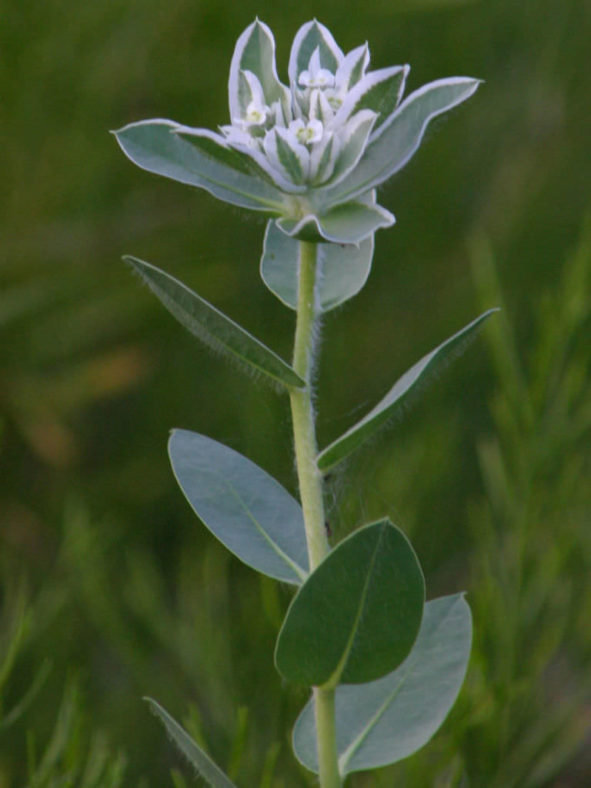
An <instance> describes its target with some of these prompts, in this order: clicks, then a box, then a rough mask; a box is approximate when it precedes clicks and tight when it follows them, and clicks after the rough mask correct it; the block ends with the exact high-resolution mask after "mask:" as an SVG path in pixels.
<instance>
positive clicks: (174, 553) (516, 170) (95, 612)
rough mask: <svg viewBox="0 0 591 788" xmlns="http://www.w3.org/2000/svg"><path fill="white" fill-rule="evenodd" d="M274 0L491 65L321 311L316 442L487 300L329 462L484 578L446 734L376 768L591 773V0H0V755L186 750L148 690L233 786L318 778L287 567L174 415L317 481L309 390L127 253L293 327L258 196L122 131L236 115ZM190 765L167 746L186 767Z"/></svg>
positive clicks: (412, 169) (66, 756)
mask: <svg viewBox="0 0 591 788" xmlns="http://www.w3.org/2000/svg"><path fill="white" fill-rule="evenodd" d="M255 15H258V16H259V17H260V18H261V19H263V21H265V22H267V23H268V24H269V25H270V26H271V28H272V29H273V31H274V33H275V36H276V40H277V45H278V61H279V70H280V75H281V76H283V77H284V78H285V73H286V68H287V59H288V55H289V47H290V43H291V40H292V38H293V35H294V34H295V32H296V30H297V28H298V27H299V26H300V25H301V24H302V23H303V22H305V21H307V20H308V19H310V18H312V17H313V16H316V17H317V18H318V19H319V20H320V21H322V22H323V23H324V24H326V25H327V26H328V27H329V28H330V29H331V31H332V32H333V33H334V35H335V37H336V38H337V40H338V42H339V43H340V45H341V46H342V47H343V49H345V50H348V49H351V48H352V47H354V46H357V45H359V44H360V43H362V42H363V41H365V40H367V41H369V44H370V49H371V53H372V64H373V66H374V67H375V68H379V67H383V66H387V65H391V64H394V63H403V62H408V63H410V64H411V66H412V71H411V74H410V80H409V85H408V89H409V90H411V89H415V88H417V87H419V86H420V85H421V84H423V83H425V82H427V81H430V80H433V79H437V78H439V77H444V76H453V75H470V76H476V77H480V78H482V79H484V80H485V84H484V85H483V86H482V87H481V89H480V90H479V91H478V93H477V95H476V97H475V98H473V99H471V100H470V101H469V102H468V103H467V104H466V105H464V106H462V107H460V108H458V109H457V110H455V111H453V112H452V113H451V114H450V115H448V116H445V117H444V118H442V119H438V120H437V122H435V123H434V124H432V126H431V127H430V129H429V132H428V134H427V139H426V141H425V143H424V145H423V146H422V148H421V150H420V151H419V152H418V154H417V155H416V157H415V158H414V159H413V161H412V162H411V163H410V164H409V165H408V166H407V167H406V169H405V170H404V171H403V172H401V173H400V174H399V175H397V176H396V177H395V178H394V179H393V180H392V181H391V182H390V183H389V184H387V186H386V187H384V188H383V189H382V193H381V194H380V202H381V203H382V204H383V205H384V206H386V207H387V208H389V209H390V210H392V211H393V212H394V213H395V214H396V216H397V219H398V223H397V225H396V226H395V228H394V229H393V230H391V231H389V232H382V233H379V234H378V236H377V239H376V240H377V244H376V254H375V259H374V267H373V271H372V274H371V277H370V280H369V282H368V284H367V286H366V288H365V289H364V290H363V291H362V293H361V294H360V295H359V296H358V297H357V298H356V299H354V300H353V301H351V302H349V303H348V304H347V305H345V306H344V307H343V308H341V309H340V310H337V312H335V313H330V314H329V315H328V316H327V318H326V320H325V323H324V327H323V347H322V357H321V367H320V372H319V378H318V399H317V404H318V412H319V417H318V429H319V440H320V444H321V445H325V444H326V443H327V442H329V441H330V440H331V439H333V438H334V437H336V436H338V435H339V434H340V433H341V432H342V431H343V430H344V429H345V428H347V427H348V426H349V425H350V424H351V423H352V422H353V421H354V420H355V419H356V418H358V417H359V416H360V415H361V414H362V413H363V412H365V410H367V409H369V408H370V407H371V406H372V405H373V404H374V403H375V402H376V401H377V400H378V399H379V398H380V397H381V396H382V395H383V393H384V392H385V391H386V390H387V389H388V388H389V387H390V385H391V384H392V382H393V381H394V380H395V379H396V377H397V376H398V375H399V374H401V373H402V372H403V371H404V370H405V369H407V368H408V366H410V365H411V364H412V363H414V362H415V361H416V360H417V359H418V358H419V357H421V356H422V355H424V353H426V352H427V351H428V350H430V349H431V348H432V347H434V346H435V345H437V344H439V342H440V341H442V340H443V339H444V338H446V337H447V336H449V335H450V334H452V333H453V332H454V331H456V330H457V329H459V328H460V327H461V326H463V325H464V324H466V323H467V322H469V321H470V320H471V319H472V318H473V317H474V316H476V314H478V313H479V312H480V311H482V310H483V309H484V308H488V307H490V306H495V305H499V306H502V307H503V311H502V313H501V314H500V315H498V316H496V317H495V318H494V319H492V320H491V321H490V325H488V326H487V327H486V329H485V331H484V332H483V334H482V336H481V337H480V338H479V339H478V340H477V342H476V343H475V344H474V345H473V346H472V347H471V348H470V349H469V350H468V351H467V353H466V354H465V355H464V356H463V357H462V359H461V360H460V361H459V362H456V363H455V364H454V365H453V367H452V368H451V369H450V370H449V371H448V372H447V373H446V375H445V376H444V377H443V378H441V379H440V380H439V381H437V382H436V384H435V385H432V386H431V388H430V389H429V390H428V392H426V393H425V395H424V396H423V397H422V399H421V400H420V401H419V402H417V403H416V404H415V406H414V407H413V409H412V410H411V411H410V412H409V414H408V417H407V418H406V419H405V420H404V421H403V422H402V423H400V424H397V425H394V426H393V428H392V429H391V430H390V431H389V432H388V433H387V435H386V436H385V437H384V438H383V439H382V440H381V441H380V442H379V443H377V444H375V445H374V446H372V447H371V448H370V450H369V451H367V452H365V453H364V454H363V455H361V457H360V459H359V461H358V462H357V463H356V464H354V465H351V466H349V467H348V468H347V469H346V472H344V473H343V474H342V475H341V476H339V477H337V478H335V479H333V481H332V483H331V487H330V490H329V510H330V515H329V516H330V521H331V525H332V526H333V531H335V533H336V535H337V537H338V536H342V535H344V534H345V533H347V532H348V531H349V530H351V529H352V528H353V527H355V526H357V525H359V524H361V523H363V522H367V521H369V520H370V519H372V518H376V517H379V516H383V515H389V516H390V517H391V518H392V519H393V520H394V521H395V522H396V523H397V524H398V525H400V526H401V527H402V528H403V529H404V530H405V531H406V533H408V534H409V536H410V537H411V538H412V540H413V542H414V544H415V547H416V549H417V552H418V554H419V556H420V559H421V561H422V564H423V567H424V570H425V574H426V577H427V584H428V596H429V597H434V596H437V595H440V594H444V593H451V592H455V591H458V590H461V589H467V590H468V592H469V593H468V600H469V602H470V604H471V606H472V609H473V612H474V617H475V644H474V652H473V657H472V661H471V666H470V671H469V675H468V678H467V681H466V684H465V687H464V690H463V692H462V695H461V697H460V701H459V702H458V704H457V706H456V708H455V709H454V711H453V713H452V715H451V717H450V719H448V721H447V722H446V724H445V725H444V727H443V729H442V730H441V731H440V733H439V734H437V736H436V737H435V739H434V740H433V742H432V743H431V744H430V745H429V746H428V747H427V748H426V749H425V750H424V751H423V752H421V753H420V754H418V755H417V756H415V757H413V758H412V759H410V760H408V761H406V762H403V763H402V764H400V765H398V766H395V767H392V768H390V769H385V770H382V771H381V772H376V773H373V774H371V775H369V774H368V775H356V776H354V777H353V778H351V780H350V784H351V786H355V788H362V787H363V788H369V787H370V786H371V787H373V786H379V787H382V788H389V787H391V786H404V787H405V788H423V787H424V788H430V787H431V786H436V787H437V788H444V786H450V787H451V786H458V787H459V786H462V787H464V788H465V787H466V786H470V787H471V788H489V787H492V788H512V787H515V788H523V787H524V786H526V787H528V786H531V787H533V786H540V787H541V786H554V787H555V788H558V786H560V788H564V787H565V786H580V788H584V786H589V785H591V757H590V755H589V753H590V746H589V745H590V744H591V738H590V730H591V671H590V665H591V636H590V633H591V594H590V589H589V577H590V571H591V527H590V526H591V522H590V521H591V514H590V513H591V484H590V483H589V480H590V478H591V448H590V446H591V442H590V440H589V438H590V434H591V429H590V428H591V397H590V385H589V382H590V380H591V375H590V361H591V341H590V340H591V319H590V304H591V298H590V297H591V222H590V220H589V207H590V199H589V184H590V183H591V177H590V176H591V166H590V164H591V159H590V157H589V139H590V133H591V113H590V106H589V96H590V95H591V69H590V68H589V41H590V40H591V5H590V4H589V3H586V2H576V1H575V0H539V2H534V0H525V2H520V3H516V2H514V0H512V1H511V2H510V1H509V0H490V2H481V1H480V0H474V2H470V1H469V0H465V1H463V0H371V2H368V3H366V4H363V5H362V4H355V3H353V2H350V0H341V1H340V2H338V3H337V2H334V0H320V2H317V3H315V4H312V3H310V2H308V0H299V2H297V3H292V2H283V3H277V2H275V3H271V2H268V1H267V0H264V1H261V2H259V3H254V2H251V0H244V2H242V3H240V4H235V3H233V2H229V0H192V1H191V2H190V1H189V0H168V2H163V1H162V0H126V1H125V2H124V1H123V0H105V2H83V3H80V2H74V0H45V2H34V1H33V0H3V2H2V4H1V8H0V97H1V98H0V102H1V103H0V113H1V115H0V117H1V121H2V122H1V123H0V151H1V153H0V158H1V160H2V188H1V190H0V195H1V205H0V212H1V219H2V220H1V223H0V524H1V530H0V539H1V559H0V572H1V577H0V582H1V588H2V591H1V595H2V596H1V611H0V788H6V787H7V786H10V787H11V788H12V787H15V788H16V787H17V786H23V785H27V786H33V787H34V788H44V787H45V786H80V788H98V787H99V786H101V787H102V786H113V787H114V788H115V787H118V786H123V785H125V786H140V785H141V786H164V785H175V786H177V788H181V787H182V786H185V785H187V786H188V785H190V784H192V783H193V775H192V774H191V772H190V770H189V769H188V767H186V764H184V763H183V762H182V760H181V758H180V756H178V755H177V753H176V752H175V751H174V750H173V748H172V746H171V745H170V744H169V743H168V742H167V741H166V737H165V736H164V733H163V730H162V729H161V728H160V726H159V724H158V722H157V721H156V720H155V719H154V718H153V717H152V716H151V715H150V714H149V713H148V710H147V707H146V705H145V704H144V703H143V702H142V700H141V698H142V696H143V695H147V694H149V695H151V696H153V697H155V698H156V699H157V700H159V701H160V702H161V703H162V704H163V705H164V706H166V707H167V708H168V710H169V711H170V712H171V713H172V714H173V715H174V716H175V717H177V718H179V719H181V720H183V721H184V722H185V724H186V725H187V727H188V728H189V729H190V730H191V732H192V733H193V735H194V736H195V737H196V738H197V739H199V741H200V742H201V743H202V744H203V745H204V746H206V747H207V748H208V749H209V751H210V752H211V753H212V754H213V756H214V757H215V758H216V759H217V760H218V761H219V762H220V763H221V764H222V765H223V766H224V767H226V768H227V769H228V770H229V772H230V774H231V776H232V777H233V778H235V780H236V781H237V783H238V784H239V785H240V786H242V787H243V788H247V787H250V786H262V787H263V788H265V787H266V788H292V787H293V788H304V786H311V785H314V784H315V782H314V779H312V778H311V777H310V776H309V775H307V774H306V773H305V772H304V770H303V769H301V767H299V766H298V765H297V764H296V763H295V761H294V760H293V758H292V756H291V754H290V749H289V733H290V728H291V725H292V723H293V721H294V720H295V717H296V716H297V714H298V712H299V709H300V708H301V706H302V705H303V704H304V703H305V700H306V696H305V694H302V693H301V692H299V691H297V690H294V689H292V688H290V687H287V686H282V684H281V681H280V679H279V677H278V675H277V674H276V673H275V671H274V669H273V664H272V651H273V644H274V638H275V634H276V631H277V627H278V624H279V622H280V620H281V617H282V614H283V611H284V610H285V608H286V606H287V604H288V602H289V590H288V589H285V588H282V587H278V586H276V585H275V584H274V583H273V582H272V581H270V580H269V581H268V580H265V579H261V578H260V577H259V576H257V575H256V574H255V573H253V572H251V571H250V570H248V569H247V568H246V567H244V566H242V565H241V564H240V563H239V562H238V561H237V560H235V559H234V558H232V557H231V556H230V555H229V554H228V553H226V552H225V551H224V549H223V548H221V547H220V546H219V545H218V544H217V543H215V542H214V540H213V539H212V538H211V537H210V536H209V535H208V533H207V532H206V530H205V528H204V527H203V526H202V525H201V524H200V523H199V522H198V521H196V520H195V518H194V517H193V516H192V514H191V513H190V511H189V508H188V506H187V505H186V504H185V502H184V500H183V498H182V496H181V493H180V491H179V490H178V489H177V488H176V485H175V482H174V480H173V478H172V474H171V472H170V469H169V466H168V461H167V457H166V452H165V445H166V440H167V434H168V431H169V429H170V428H172V427H177V426H178V427H184V428H188V429H193V430H196V431H199V432H203V433H205V434H207V435H210V436H211V437H213V438H215V439H217V440H219V441H222V442H224V443H226V444H228V445H230V446H232V447H233V448H235V449H237V450H239V451H240V452H242V453H244V454H246V455H247V456H248V457H250V458H251V459H252V460H254V461H255V462H257V463H258V464H260V465H261V466H262V467H263V468H265V469H266V470H268V471H269V472H270V473H272V474H273V475H274V476H275V477H276V478H277V479H279V480H280V481H281V482H282V483H283V484H284V485H285V486H286V487H287V488H288V489H290V490H291V491H294V492H295V490H296V484H295V477H294V468H293V461H292V457H291V443H290V422H289V413H288V407H287V402H286V400H285V399H283V398H281V397H278V396H276V395H275V394H274V393H273V392H270V391H268V390H266V389H265V388H263V387H262V386H260V385H257V384H256V383H253V381H251V380H250V379H248V378H245V377H242V376H241V375H240V373H239V372H237V371H236V370H234V369H233V368H230V367H228V366H226V365H225V362H224V361H223V360H220V359H218V358H216V357H214V356H212V355H210V354H209V353H208V351H205V350H204V349H203V348H202V347H201V346H200V345H198V344H197V342H196V341H194V340H193V339H192V338H191V337H189V336H188V335H186V334H185V332H184V331H183V330H182V329H181V328H180V327H179V326H178V325H177V324H176V323H175V322H174V320H173V319H172V318H171V317H170V316H169V315H168V313H166V312H165V311H164V310H163V309H162V307H161V306H160V304H159V303H157V302H156V300H155V299H153V298H152V297H151V296H150V294H149V293H148V291H147V290H146V289H145V288H141V287H140V286H139V283H138V282H137V281H136V280H134V278H133V277H132V276H131V275H130V273H129V271H128V270H126V268H125V266H124V264H123V263H122V262H121V259H120V258H121V255H122V254H125V253H131V254H134V255H137V256H139V257H141V258H144V259H146V260H149V261H150V262H152V263H154V264H155V265H158V266H160V267H162V268H165V269H166V270H168V271H169V272H171V273H173V274H174V275H176V276H178V277H179V278H181V279H182V280H183V281H185V282H187V284H189V285H190V286H191V287H193V288H194V289H196V290H197V291H198V292H199V293H200V294H201V295H203V296H204V297H205V298H207V299H208V300H209V301H211V302H213V303H215V304H216V305H217V306H219V307H220V308H221V309H222V310H224V311H225V312H226V313H227V314H229V315H231V316H232V317H234V318H235V319H236V320H237V321H238V322H240V323H242V324H243V325H244V326H245V327H247V328H248V329H249V330H251V331H252V332H253V333H255V334H256V335H257V336H259V337H260V338H261V339H263V340H264V341H266V342H267V343H269V344H270V345H271V346H272V347H273V348H274V349H275V350H277V351H278V352H279V353H281V354H283V355H284V357H286V358H288V357H289V355H290V347H291V341H292V331H293V315H292V313H290V312H289V311H288V310H286V309H285V308H284V307H283V306H282V305H281V304H280V303H279V302H277V301H275V300H274V298H273V296H272V295H271V294H270V293H269V292H268V291H266V289H265V288H264V286H263V285H262V283H261V281H260V279H259V277H258V259H259V255H260V251H261V243H262V235H263V230H264V222H263V220H262V219H260V218H259V217H257V216H253V215H251V214H246V213H245V212H241V211H239V210H237V209H232V208H230V207H229V206H227V205H225V204H222V203H217V202H216V201H215V200H214V199H213V198H212V197H210V196H209V195H208V194H206V193H205V192H200V191H197V190H192V189H190V188H188V187H184V186H182V185H180V184H177V183H173V182H171V181H166V180H165V179H159V178H157V177H155V176H152V175H149V174H147V173H145V172H142V171H140V170H139V169H137V168H135V167H133V166H132V165H131V164H130V162H128V161H127V160H126V159H125V158H124V156H123V155H122V154H121V152H120V151H119V149H118V147H117V145H116V143H115V141H114V139H113V138H112V137H111V136H109V134H108V130H109V129H113V128H119V127H120V126H122V125H124V124H125V123H127V122H130V121H134V120H140V119H143V118H149V117H170V118H173V119H175V120H178V121H180V122H183V123H187V124H190V125H195V126H202V127H209V128H215V126H216V125H217V124H221V123H224V122H227V120H228V115H227V113H228V110H227V97H226V83H227V74H228V68H229V63H230V58H231V55H232V51H233V45H234V42H235V40H236V38H237V37H238V35H239V34H240V33H241V32H242V30H243V29H244V27H246V25H247V24H249V23H250V22H251V21H252V20H253V18H254V17H255ZM171 769H174V772H173V774H172V775H171Z"/></svg>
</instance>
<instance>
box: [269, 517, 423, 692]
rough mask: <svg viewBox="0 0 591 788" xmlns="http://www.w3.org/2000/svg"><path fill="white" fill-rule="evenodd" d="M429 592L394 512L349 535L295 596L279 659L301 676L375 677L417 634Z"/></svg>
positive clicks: (281, 666) (333, 679)
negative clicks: (391, 517)
mask: <svg viewBox="0 0 591 788" xmlns="http://www.w3.org/2000/svg"><path fill="white" fill-rule="evenodd" d="M424 599H425V584H424V580H423V574H422V572H421V568H420V566H419V562H418V560H417V557H416V555H415V553H414V551H413V549H412V547H411V545H410V543H409V541H408V540H407V538H406V537H405V536H404V534H403V533H402V531H400V530H399V529H398V528H396V527H395V526H394V525H392V523H390V522H389V521H388V520H381V521H379V522H377V523H373V524H372V525H368V526H365V527H364V528H361V529H360V530H358V531H356V532H355V533H354V534H352V535H351V536H349V537H348V538H347V539H345V540H343V541H342V542H341V543H340V544H339V545H338V546H337V547H336V548H335V549H334V550H333V551H332V552H331V553H329V555H328V556H327V557H326V558H325V560H324V561H323V562H322V563H321V564H320V565H319V566H318V567H317V568H316V569H315V571H314V572H313V573H312V574H311V575H310V576H309V577H308V579H307V580H306V582H305V583H304V585H303V586H302V587H301V588H300V589H299V591H298V593H297V594H296V596H295V597H294V599H293V601H292V603H291V605H290V607H289V610H288V611H287V615H286V617H285V621H284V622H283V626H282V628H281V631H280V633H279V637H278V639H277V646H276V649H275V664H276V666H277V669H278V670H279V672H280V673H281V675H282V676H284V678H286V679H288V680H290V681H294V682H296V683H299V684H307V685H317V686H327V687H333V686H336V685H337V684H338V683H339V682H340V681H343V682H349V683H352V684H357V683H359V682H365V681H371V680H373V679H376V678H378V677H380V676H383V675H384V674H386V673H388V672H389V671H391V670H393V669H394V668H395V667H397V666H398V665H399V664H400V663H401V662H402V661H403V660H404V659H405V658H406V656H407V654H408V653H409V651H410V649H411V648H412V644H413V643H414V641H415V638H416V636H417V633H418V631H419V626H420V623H421V617H422V615H423V605H424Z"/></svg>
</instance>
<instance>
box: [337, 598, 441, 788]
mask: <svg viewBox="0 0 591 788" xmlns="http://www.w3.org/2000/svg"><path fill="white" fill-rule="evenodd" d="M454 607H455V603H454V605H453V606H452V607H451V608H450V609H449V610H448V611H447V614H446V615H445V616H444V617H443V618H442V619H440V620H439V622H438V623H437V626H436V627H435V628H434V629H433V633H432V636H433V635H436V634H437V632H438V631H439V630H440V629H441V627H442V626H443V625H444V623H445V621H447V619H448V618H449V615H450V612H451V611H452V610H453V608H454ZM411 654H412V652H411ZM417 659H418V657H417V656H415V658H414V659H413V660H410V662H409V664H408V666H407V669H406V671H405V673H404V676H403V677H402V678H401V680H400V682H399V683H398V684H397V686H396V688H395V689H394V691H393V692H392V693H391V694H390V695H389V696H388V697H387V698H386V700H385V701H384V702H383V704H382V705H381V706H380V707H379V709H378V710H377V711H376V713H375V714H374V716H373V717H372V718H371V720H370V721H369V722H368V723H367V725H366V726H365V728H364V729H363V730H362V731H361V733H360V734H359V735H358V736H357V738H356V739H354V740H353V741H352V742H351V744H350V745H349V746H348V747H347V749H346V750H345V751H344V752H343V754H342V755H341V756H340V757H339V771H340V773H341V776H344V775H345V774H346V771H345V770H346V767H347V764H348V763H349V761H351V759H352V758H353V756H354V755H355V753H356V752H358V750H359V749H360V747H361V745H362V744H363V742H364V741H365V739H366V738H367V737H368V736H369V734H370V733H371V731H372V730H373V728H375V726H376V725H377V724H378V722H379V721H380V719H381V718H382V717H383V715H384V714H385V712H386V710H387V709H388V708H389V706H390V705H391V704H392V703H393V702H394V700H395V699H396V696H397V695H399V694H400V692H401V691H402V688H403V687H404V685H405V683H406V681H407V679H408V677H409V675H410V674H411V673H412V669H413V668H414V666H415V664H416V662H417Z"/></svg>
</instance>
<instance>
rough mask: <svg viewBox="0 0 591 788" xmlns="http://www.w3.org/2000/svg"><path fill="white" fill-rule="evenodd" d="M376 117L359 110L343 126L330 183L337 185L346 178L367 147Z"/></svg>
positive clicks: (367, 110) (365, 110)
mask: <svg viewBox="0 0 591 788" xmlns="http://www.w3.org/2000/svg"><path fill="white" fill-rule="evenodd" d="M377 117H378V116H377V115H376V113H375V112H372V111H371V110H369V109H363V110H360V111H359V112H358V113H357V114H356V115H354V116H353V117H352V118H349V120H348V121H347V123H346V124H345V134H344V140H343V142H342V148H341V150H340V152H339V154H338V157H337V159H336V162H335V165H334V169H333V172H332V175H331V178H330V181H331V183H333V184H334V183H338V182H339V181H340V180H342V179H343V178H346V177H347V173H349V172H351V170H353V169H354V168H355V167H356V166H357V163H358V162H359V159H360V158H361V157H362V155H363V151H364V150H365V148H366V146H367V142H368V140H369V138H370V135H371V132H372V130H373V128H374V126H375V123H376V119H377Z"/></svg>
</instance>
